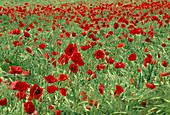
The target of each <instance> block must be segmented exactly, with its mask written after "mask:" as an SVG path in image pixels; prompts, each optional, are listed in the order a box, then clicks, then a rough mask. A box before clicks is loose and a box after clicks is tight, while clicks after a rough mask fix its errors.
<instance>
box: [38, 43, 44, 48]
mask: <svg viewBox="0 0 170 115" xmlns="http://www.w3.org/2000/svg"><path fill="white" fill-rule="evenodd" d="M38 47H39V48H40V49H44V48H45V47H46V44H43V43H42V44H40V45H39V46H38Z"/></svg>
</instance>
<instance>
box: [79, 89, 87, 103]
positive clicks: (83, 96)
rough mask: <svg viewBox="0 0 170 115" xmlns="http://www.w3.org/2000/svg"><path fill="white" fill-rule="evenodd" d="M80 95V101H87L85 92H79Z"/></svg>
mask: <svg viewBox="0 0 170 115" xmlns="http://www.w3.org/2000/svg"><path fill="white" fill-rule="evenodd" d="M80 95H81V97H82V98H81V100H82V101H85V100H86V99H87V95H86V92H84V91H81V92H80Z"/></svg>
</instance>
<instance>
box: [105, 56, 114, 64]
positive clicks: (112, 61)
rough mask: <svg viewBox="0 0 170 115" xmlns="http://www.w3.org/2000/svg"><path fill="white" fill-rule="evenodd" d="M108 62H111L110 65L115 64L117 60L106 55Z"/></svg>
mask: <svg viewBox="0 0 170 115" xmlns="http://www.w3.org/2000/svg"><path fill="white" fill-rule="evenodd" d="M106 62H107V63H109V65H111V64H113V63H114V62H115V60H113V58H111V57H109V59H108V57H106Z"/></svg>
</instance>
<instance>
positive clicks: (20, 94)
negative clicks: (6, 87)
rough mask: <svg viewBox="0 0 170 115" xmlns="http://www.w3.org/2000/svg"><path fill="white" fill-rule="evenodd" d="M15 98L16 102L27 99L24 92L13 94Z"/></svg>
mask: <svg viewBox="0 0 170 115" xmlns="http://www.w3.org/2000/svg"><path fill="white" fill-rule="evenodd" d="M15 97H17V98H18V100H22V99H25V98H26V97H27V94H26V93H25V92H21V91H18V92H17V93H16V94H15Z"/></svg>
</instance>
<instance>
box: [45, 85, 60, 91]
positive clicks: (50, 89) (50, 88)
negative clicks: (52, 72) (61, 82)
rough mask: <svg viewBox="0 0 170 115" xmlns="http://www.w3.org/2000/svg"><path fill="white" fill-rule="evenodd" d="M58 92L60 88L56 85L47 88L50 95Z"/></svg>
mask: <svg viewBox="0 0 170 115" xmlns="http://www.w3.org/2000/svg"><path fill="white" fill-rule="evenodd" d="M56 90H58V86H57V87H56V86H55V85H50V86H48V87H47V92H48V93H54V92H55V91H56Z"/></svg>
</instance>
